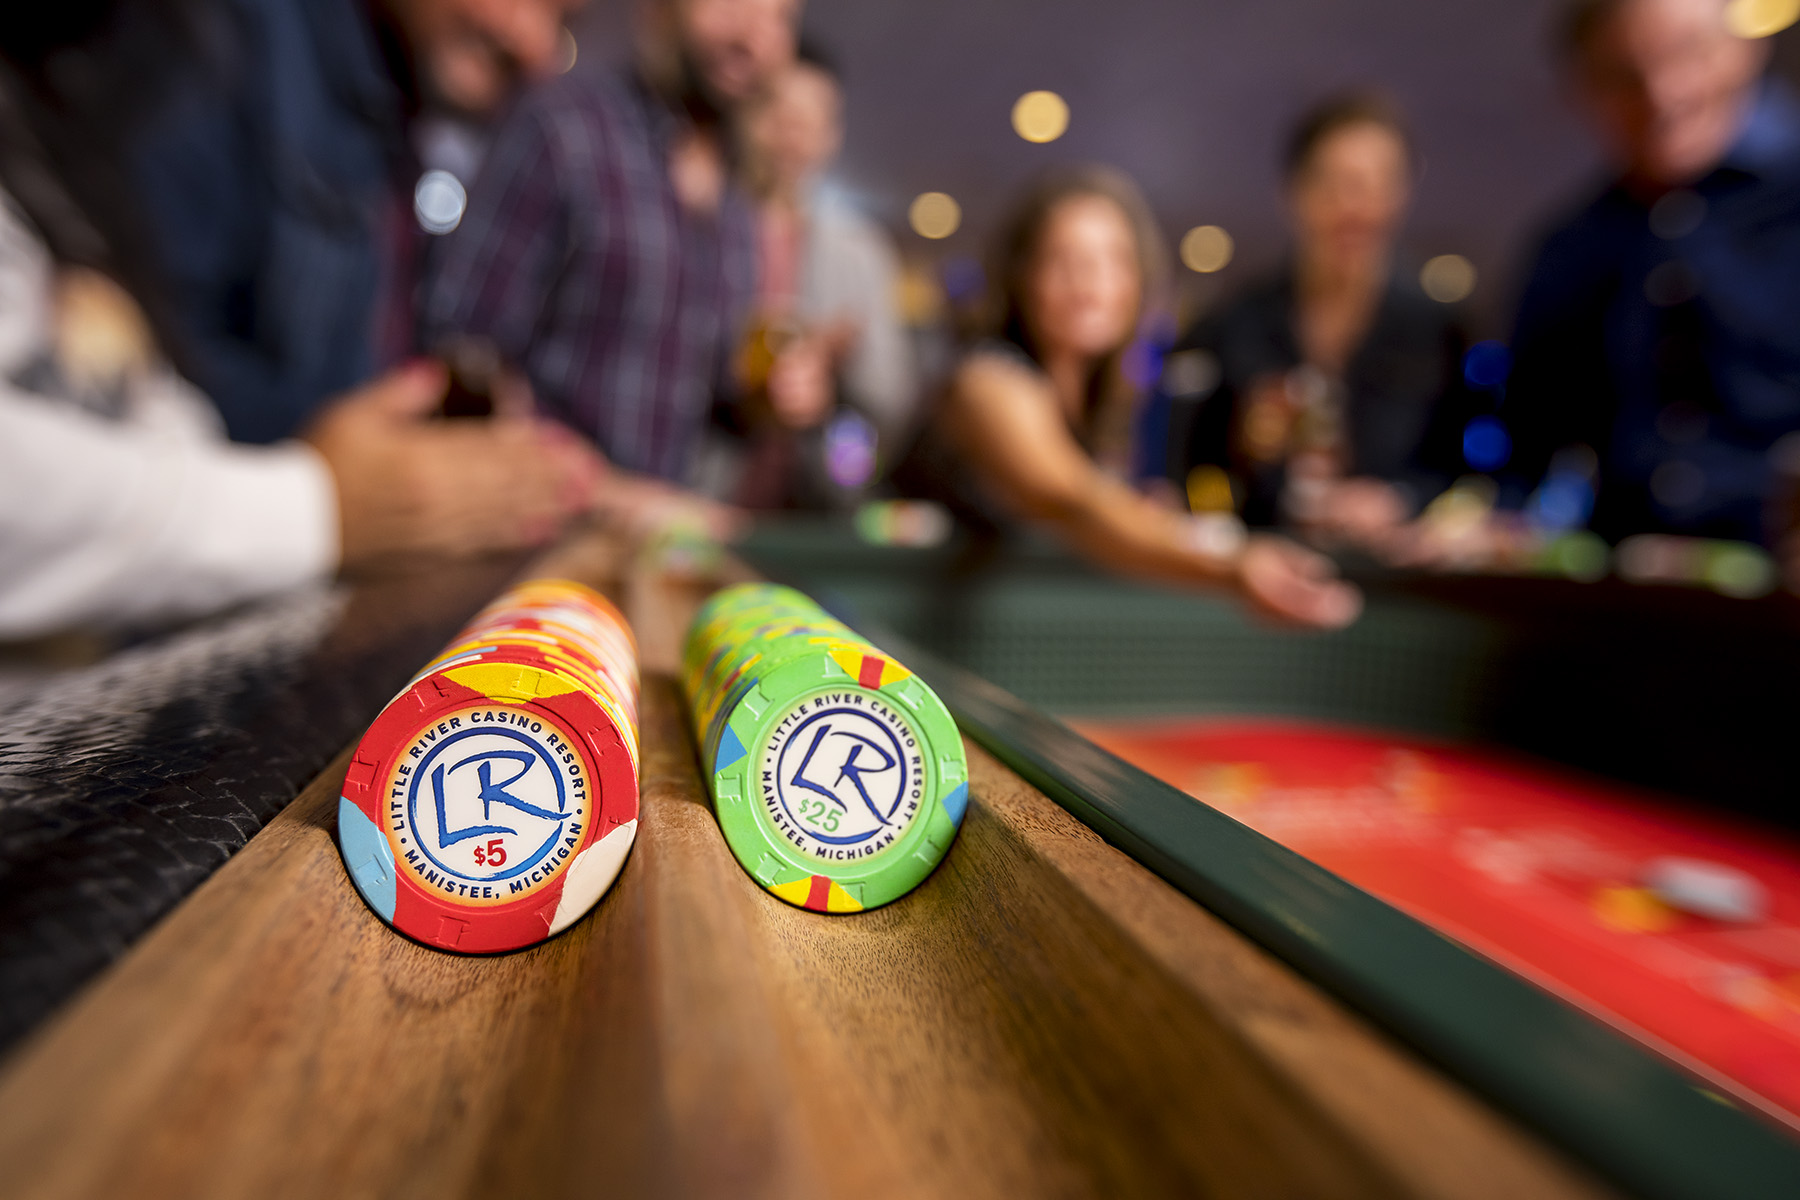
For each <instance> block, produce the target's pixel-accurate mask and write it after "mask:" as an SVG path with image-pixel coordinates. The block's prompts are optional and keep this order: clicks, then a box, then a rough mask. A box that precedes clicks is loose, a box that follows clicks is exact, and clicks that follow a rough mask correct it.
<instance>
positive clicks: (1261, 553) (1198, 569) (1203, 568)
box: [944, 357, 1361, 626]
mask: <svg viewBox="0 0 1800 1200" xmlns="http://www.w3.org/2000/svg"><path fill="white" fill-rule="evenodd" d="M944 419H945V420H947V421H948V422H949V430H948V432H949V433H950V436H951V437H952V438H953V439H954V441H955V442H956V444H957V445H958V446H959V448H960V449H961V450H962V452H963V455H964V457H965V458H966V459H967V460H968V461H969V462H970V463H972V464H973V465H974V467H975V468H976V470H978V471H979V472H980V473H981V476H982V478H983V479H984V480H985V481H986V482H987V483H988V485H989V486H990V487H991V488H993V489H994V490H995V491H996V492H997V493H998V494H999V496H1000V497H1001V498H1002V499H1003V500H1004V501H1005V502H1006V503H1007V504H1008V505H1009V506H1010V507H1011V508H1012V509H1013V510H1014V511H1015V512H1016V513H1018V514H1019V515H1020V516H1022V517H1024V518H1026V519H1027V520H1031V521H1036V522H1038V523H1041V524H1043V525H1046V526H1048V527H1049V528H1050V529H1052V530H1053V531H1055V532H1056V533H1057V534H1058V535H1059V536H1060V537H1061V538H1062V539H1063V540H1064V541H1066V542H1068V543H1069V545H1070V546H1072V547H1073V548H1074V549H1076V550H1077V551H1079V552H1080V553H1082V554H1084V555H1086V556H1087V557H1089V558H1092V559H1093V560H1095V561H1096V562H1099V563H1101V564H1103V565H1105V566H1108V567H1111V568H1113V569H1115V570H1118V571H1121V572H1125V573H1128V574H1132V575H1137V576H1140V577H1143V578H1149V579H1159V580H1165V581H1169V582H1179V583H1213V584H1225V585H1229V586H1234V587H1237V588H1239V589H1240V590H1242V591H1243V593H1244V594H1245V596H1246V598H1247V599H1249V600H1250V601H1251V602H1252V603H1253V604H1255V605H1257V606H1258V607H1260V608H1262V609H1264V610H1265V611H1267V612H1270V613H1272V614H1274V615H1277V616H1280V617H1283V618H1286V619H1289V620H1294V621H1299V622H1302V623H1305V624H1309V625H1321V626H1341V625H1346V624H1348V623H1349V622H1350V621H1352V620H1354V619H1355V617H1356V614H1357V612H1358V610H1359V609H1360V606H1361V602H1360V599H1359V597H1358V596H1357V594H1356V592H1355V590H1354V589H1352V588H1351V587H1350V586H1349V585H1348V584H1345V583H1343V582H1341V581H1339V580H1337V579H1335V578H1334V577H1333V576H1334V572H1333V571H1332V569H1331V566H1330V563H1329V562H1328V561H1327V560H1326V559H1324V558H1322V557H1320V556H1319V555H1316V554H1313V553H1312V552H1311V551H1308V550H1305V549H1303V548H1302V547H1300V546H1297V545H1295V544H1293V543H1291V542H1288V541H1286V540H1285V539H1280V538H1272V537H1264V536H1256V537H1251V538H1249V539H1248V540H1247V541H1246V542H1244V543H1243V544H1242V545H1241V546H1238V547H1236V548H1227V547H1221V546H1218V545H1215V544H1210V543H1212V542H1213V541H1214V539H1210V538H1208V537H1206V536H1205V534H1204V532H1203V531H1204V527H1203V526H1200V525H1198V524H1197V523H1196V522H1195V521H1194V520H1193V519H1192V518H1190V517H1188V516H1185V515H1183V514H1181V513H1177V512H1171V511H1169V510H1167V509H1164V508H1162V507H1160V506H1158V505H1156V504H1154V503H1153V502H1151V501H1150V500H1148V499H1146V498H1145V497H1143V496H1140V495H1139V494H1138V493H1136V492H1135V491H1133V490H1132V489H1131V488H1130V487H1129V486H1127V485H1126V484H1125V483H1123V482H1122V481H1120V480H1117V479H1115V478H1113V477H1112V476H1110V475H1108V474H1106V473H1105V472H1104V471H1102V470H1100V468H1099V467H1098V466H1096V465H1095V463H1094V461H1093V459H1092V458H1091V457H1089V456H1088V454H1087V453H1086V451H1084V450H1083V449H1082V448H1081V446H1080V445H1079V444H1078V443H1077V442H1076V441H1075V439H1074V438H1073V437H1072V436H1070V434H1069V431H1068V427H1067V425H1066V424H1065V422H1064V421H1063V419H1062V417H1061V414H1060V413H1059V412H1058V411H1057V407H1056V399H1055V396H1054V395H1053V394H1052V393H1051V392H1050V390H1049V388H1048V387H1047V386H1046V385H1045V384H1044V383H1043V381H1042V380H1040V379H1037V378H1035V377H1034V376H1033V375H1032V374H1031V373H1030V372H1028V371H1025V370H1023V369H1021V368H1020V367H1017V366H1015V365H1013V364H1010V363H1007V362H1005V361H1004V360H1001V359H997V358H982V357H977V358H975V359H972V360H971V361H969V362H968V363H966V364H964V366H963V367H962V369H961V370H960V371H958V373H957V376H956V378H955V380H954V381H953V383H952V385H951V390H950V395H949V398H948V406H947V411H946V412H945V414H944Z"/></svg>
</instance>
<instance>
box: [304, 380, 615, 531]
mask: <svg viewBox="0 0 1800 1200" xmlns="http://www.w3.org/2000/svg"><path fill="white" fill-rule="evenodd" d="M447 384H448V376H447V374H446V372H445V369H444V367H443V365H442V364H441V363H437V362H433V361H424V360H422V361H418V362H414V363H411V364H409V365H407V366H404V367H400V368H398V369H396V370H393V371H390V372H389V373H388V374H386V375H383V376H382V377H381V378H379V379H377V380H375V381H374V382H373V383H370V384H368V385H366V386H364V387H361V388H358V389H357V390H356V391H353V392H349V393H347V394H345V395H344V396H342V397H340V398H338V399H337V400H335V401H333V402H332V403H331V404H330V405H329V406H328V407H327V408H325V410H324V411H322V412H321V413H320V414H319V415H318V417H317V418H315V419H314V421H313V423H312V424H311V426H310V427H309V428H308V429H307V430H306V431H305V432H304V433H303V434H302V437H303V439H304V440H305V441H307V442H308V443H310V444H311V445H312V447H313V449H315V450H317V451H318V453H319V455H320V457H322V458H323V459H324V460H325V463H326V465H327V466H328V467H330V469H331V474H332V478H333V480H334V481H335V482H336V484H337V496H338V514H339V522H340V525H341V528H342V543H341V544H342V547H343V562H344V564H345V565H346V566H358V565H362V564H366V563H368V562H370V561H373V560H375V559H379V558H381V557H383V556H387V555H393V554H405V553H411V552H427V553H438V554H477V553H481V552H483V551H491V550H500V549H510V548H513V547H519V546H530V545H537V544H540V543H542V542H545V541H547V540H549V539H550V538H551V537H552V536H554V535H555V534H556V532H557V531H558V530H559V529H561V528H562V526H563V524H564V523H565V522H566V521H568V519H569V518H570V517H572V516H574V515H576V514H578V513H582V512H585V511H586V510H587V509H588V508H589V507H590V506H591V505H592V503H593V497H594V494H595V492H596V489H597V487H598V485H599V483H600V479H601V476H602V474H603V472H604V469H605V465H604V463H603V462H602V461H601V459H600V458H599V456H598V455H596V454H595V453H594V452H593V451H592V450H590V449H589V448H588V447H587V446H586V444H585V443H583V442H582V441H581V440H580V439H579V438H577V437H576V436H575V435H574V434H572V433H570V432H569V431H568V430H566V429H564V428H562V427H561V426H558V425H553V424H550V423H548V422H541V421H533V420H526V419H520V418H503V419H498V420H490V421H480V420H476V421H431V420H428V419H427V418H428V417H429V416H430V415H431V414H432V413H433V412H434V411H435V409H436V408H437V406H438V404H439V402H440V401H441V400H442V399H443V395H444V390H445V387H446V386H447Z"/></svg>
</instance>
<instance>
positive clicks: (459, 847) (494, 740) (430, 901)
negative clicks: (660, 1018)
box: [338, 647, 638, 954]
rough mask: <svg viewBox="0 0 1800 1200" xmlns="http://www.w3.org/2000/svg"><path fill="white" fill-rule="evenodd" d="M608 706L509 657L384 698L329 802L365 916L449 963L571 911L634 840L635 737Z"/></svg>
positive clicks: (550, 671)
mask: <svg viewBox="0 0 1800 1200" xmlns="http://www.w3.org/2000/svg"><path fill="white" fill-rule="evenodd" d="M608 708H609V706H608V705H606V704H603V703H602V702H601V700H600V699H599V698H597V697H596V696H594V695H592V694H590V693H589V691H588V687H587V685H586V684H584V683H582V682H579V681H578V680H577V678H576V677H575V676H574V675H573V674H572V673H569V672H566V671H564V670H560V669H558V668H557V667H556V666H555V665H554V664H552V663H551V662H550V661H549V660H548V658H546V657H545V656H542V655H536V654H533V653H531V652H529V651H525V650H523V649H521V648H517V647H507V648H506V653H504V654H498V655H489V656H478V657H474V658H470V659H465V660H463V661H459V662H456V663H452V664H450V665H447V666H444V667H441V668H439V669H437V670H435V671H433V672H432V673H431V674H428V675H427V676H425V677H424V678H422V679H420V680H418V681H417V682H415V683H414V684H413V685H412V686H411V687H409V688H408V689H407V690H406V691H405V692H403V693H401V695H400V696H398V697H396V698H395V700H394V701H393V702H392V703H391V704H389V705H388V706H387V708H386V709H384V710H383V711H382V713H381V715H380V716H379V717H377V718H376V720H375V723H374V724H373V725H372V726H371V727H370V728H369V731H368V733H367V734H366V735H364V737H363V740H362V742H361V743H360V744H359V745H358V747H357V750H356V753H355V755H354V757H353V758H352V761H351V764H350V768H349V771H348V773H347V774H346V776H345V779H344V791H343V797H342V800H341V802H340V804H339V819H338V840H339V845H340V847H341V848H342V850H343V853H344V861H345V864H346V866H347V867H348V868H349V871H350V875H351V878H352V880H353V881H354V882H355V884H356V887H357V890H358V891H359V892H361V894H362V896H363V898H364V899H365V900H366V901H367V902H368V903H369V906H370V907H371V908H373V909H374V910H375V911H376V912H377V913H378V914H379V915H380V916H381V917H382V919H383V920H385V921H386V922H387V923H388V924H389V925H391V926H393V928H395V929H397V930H399V931H400V932H401V933H404V934H406V935H407V936H408V937H411V938H413V939H415V940H417V941H420V942H423V943H425V944H426V945H429V946H433V947H436V948H439V949H443V950H451V951H456V952H459V953H464V954H481V953H493V952H497V951H505V950H517V949H520V948H522V947H525V946H530V945H532V944H534V943H536V942H540V941H543V940H544V939H545V938H547V937H550V936H551V935H552V934H555V933H557V932H560V931H561V930H562V929H564V928H566V927H567V926H569V925H570V924H572V923H573V922H574V921H576V920H577V919H579V918H580V917H581V916H582V915H584V914H585V913H586V912H587V911H588V910H589V909H591V908H592V907H593V906H594V904H595V903H596V902H598V900H599V899H600V897H601V895H603V894H604V893H605V891H606V890H607V888H608V887H610V886H611V884H612V882H613V880H614V879H615V878H617V876H618V873H619V871H620V869H621V868H622V867H623V865H624V861H625V858H626V855H627V854H628V853H629V851H630V849H631V844H632V841H633V839H634V838H635V836H636V832H637V816H638V781H637V769H636V757H637V754H636V749H637V748H636V745H635V743H636V737H635V731H633V730H631V729H630V727H629V724H628V720H629V718H623V719H621V718H622V717H623V714H622V713H619V714H617V715H615V714H614V713H610V712H609V711H608Z"/></svg>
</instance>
